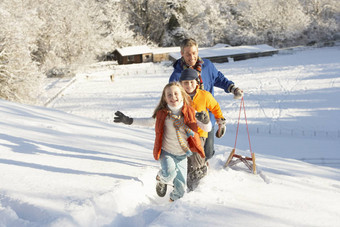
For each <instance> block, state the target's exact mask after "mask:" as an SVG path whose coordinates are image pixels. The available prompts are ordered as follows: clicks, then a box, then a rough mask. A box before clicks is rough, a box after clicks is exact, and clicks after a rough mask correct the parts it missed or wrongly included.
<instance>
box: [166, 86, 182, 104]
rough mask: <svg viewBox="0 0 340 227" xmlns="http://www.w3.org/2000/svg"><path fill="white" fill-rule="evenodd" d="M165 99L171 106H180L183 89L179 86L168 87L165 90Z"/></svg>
mask: <svg viewBox="0 0 340 227" xmlns="http://www.w3.org/2000/svg"><path fill="white" fill-rule="evenodd" d="M165 101H166V103H167V104H168V105H169V106H172V107H177V106H179V105H180V104H181V103H182V102H183V97H182V93H181V89H179V87H178V86H171V87H168V88H167V89H166V90H165Z"/></svg>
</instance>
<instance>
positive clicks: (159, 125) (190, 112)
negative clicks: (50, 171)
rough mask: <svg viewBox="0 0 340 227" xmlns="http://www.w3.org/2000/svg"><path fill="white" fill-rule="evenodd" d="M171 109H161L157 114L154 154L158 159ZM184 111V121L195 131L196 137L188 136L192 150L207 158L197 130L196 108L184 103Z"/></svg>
mask: <svg viewBox="0 0 340 227" xmlns="http://www.w3.org/2000/svg"><path fill="white" fill-rule="evenodd" d="M168 113H169V111H168V110H166V109H163V110H159V111H158V112H157V114H156V124H155V133H156V138H155V144H154V148H153V156H154V158H155V159H156V160H158V159H159V157H160V155H161V150H162V140H163V133H164V123H165V119H166V117H167V116H168ZM182 113H183V117H184V123H185V124H186V125H187V126H188V127H189V128H190V129H191V130H193V131H194V137H191V136H190V137H188V139H187V141H188V145H189V148H190V150H191V151H192V152H197V153H198V154H199V155H200V156H201V157H202V158H205V154H204V150H203V147H202V145H201V140H200V136H199V134H198V132H197V129H198V127H197V122H196V118H195V110H194V109H193V108H192V107H191V106H188V105H186V103H184V104H183V108H182Z"/></svg>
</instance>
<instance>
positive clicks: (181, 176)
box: [159, 150, 187, 200]
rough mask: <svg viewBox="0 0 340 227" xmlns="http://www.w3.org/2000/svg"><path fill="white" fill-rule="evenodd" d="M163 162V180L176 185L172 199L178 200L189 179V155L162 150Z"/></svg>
mask: <svg viewBox="0 0 340 227" xmlns="http://www.w3.org/2000/svg"><path fill="white" fill-rule="evenodd" d="M160 162H161V168H162V169H161V174H160V176H159V177H160V179H161V182H164V183H167V184H171V183H173V185H174V190H173V191H172V192H171V193H170V199H172V200H176V199H179V198H181V197H183V195H184V193H185V186H186V181H187V156H186V155H181V156H177V155H173V154H170V153H168V152H166V151H164V150H162V153H161V156H160Z"/></svg>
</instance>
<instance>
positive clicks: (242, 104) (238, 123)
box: [234, 97, 253, 154]
mask: <svg viewBox="0 0 340 227" xmlns="http://www.w3.org/2000/svg"><path fill="white" fill-rule="evenodd" d="M242 106H243V111H244V118H245V120H246V126H247V133H248V141H249V150H250V154H253V152H252V150H251V144H250V136H249V128H248V122H247V115H246V108H245V106H244V99H243V97H242V99H241V104H240V111H239V114H238V121H237V130H236V138H235V145H234V150H235V149H236V143H237V136H238V129H239V126H240V118H241V110H242Z"/></svg>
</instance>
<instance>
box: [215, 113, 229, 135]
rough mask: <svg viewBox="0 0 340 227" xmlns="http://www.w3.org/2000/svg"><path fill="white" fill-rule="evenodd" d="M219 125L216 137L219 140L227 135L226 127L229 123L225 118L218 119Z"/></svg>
mask: <svg viewBox="0 0 340 227" xmlns="http://www.w3.org/2000/svg"><path fill="white" fill-rule="evenodd" d="M216 121H217V124H218V130H217V131H216V137H217V138H221V137H223V136H224V134H225V131H226V129H227V127H226V124H227V121H226V119H225V118H220V119H217V120H216Z"/></svg>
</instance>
